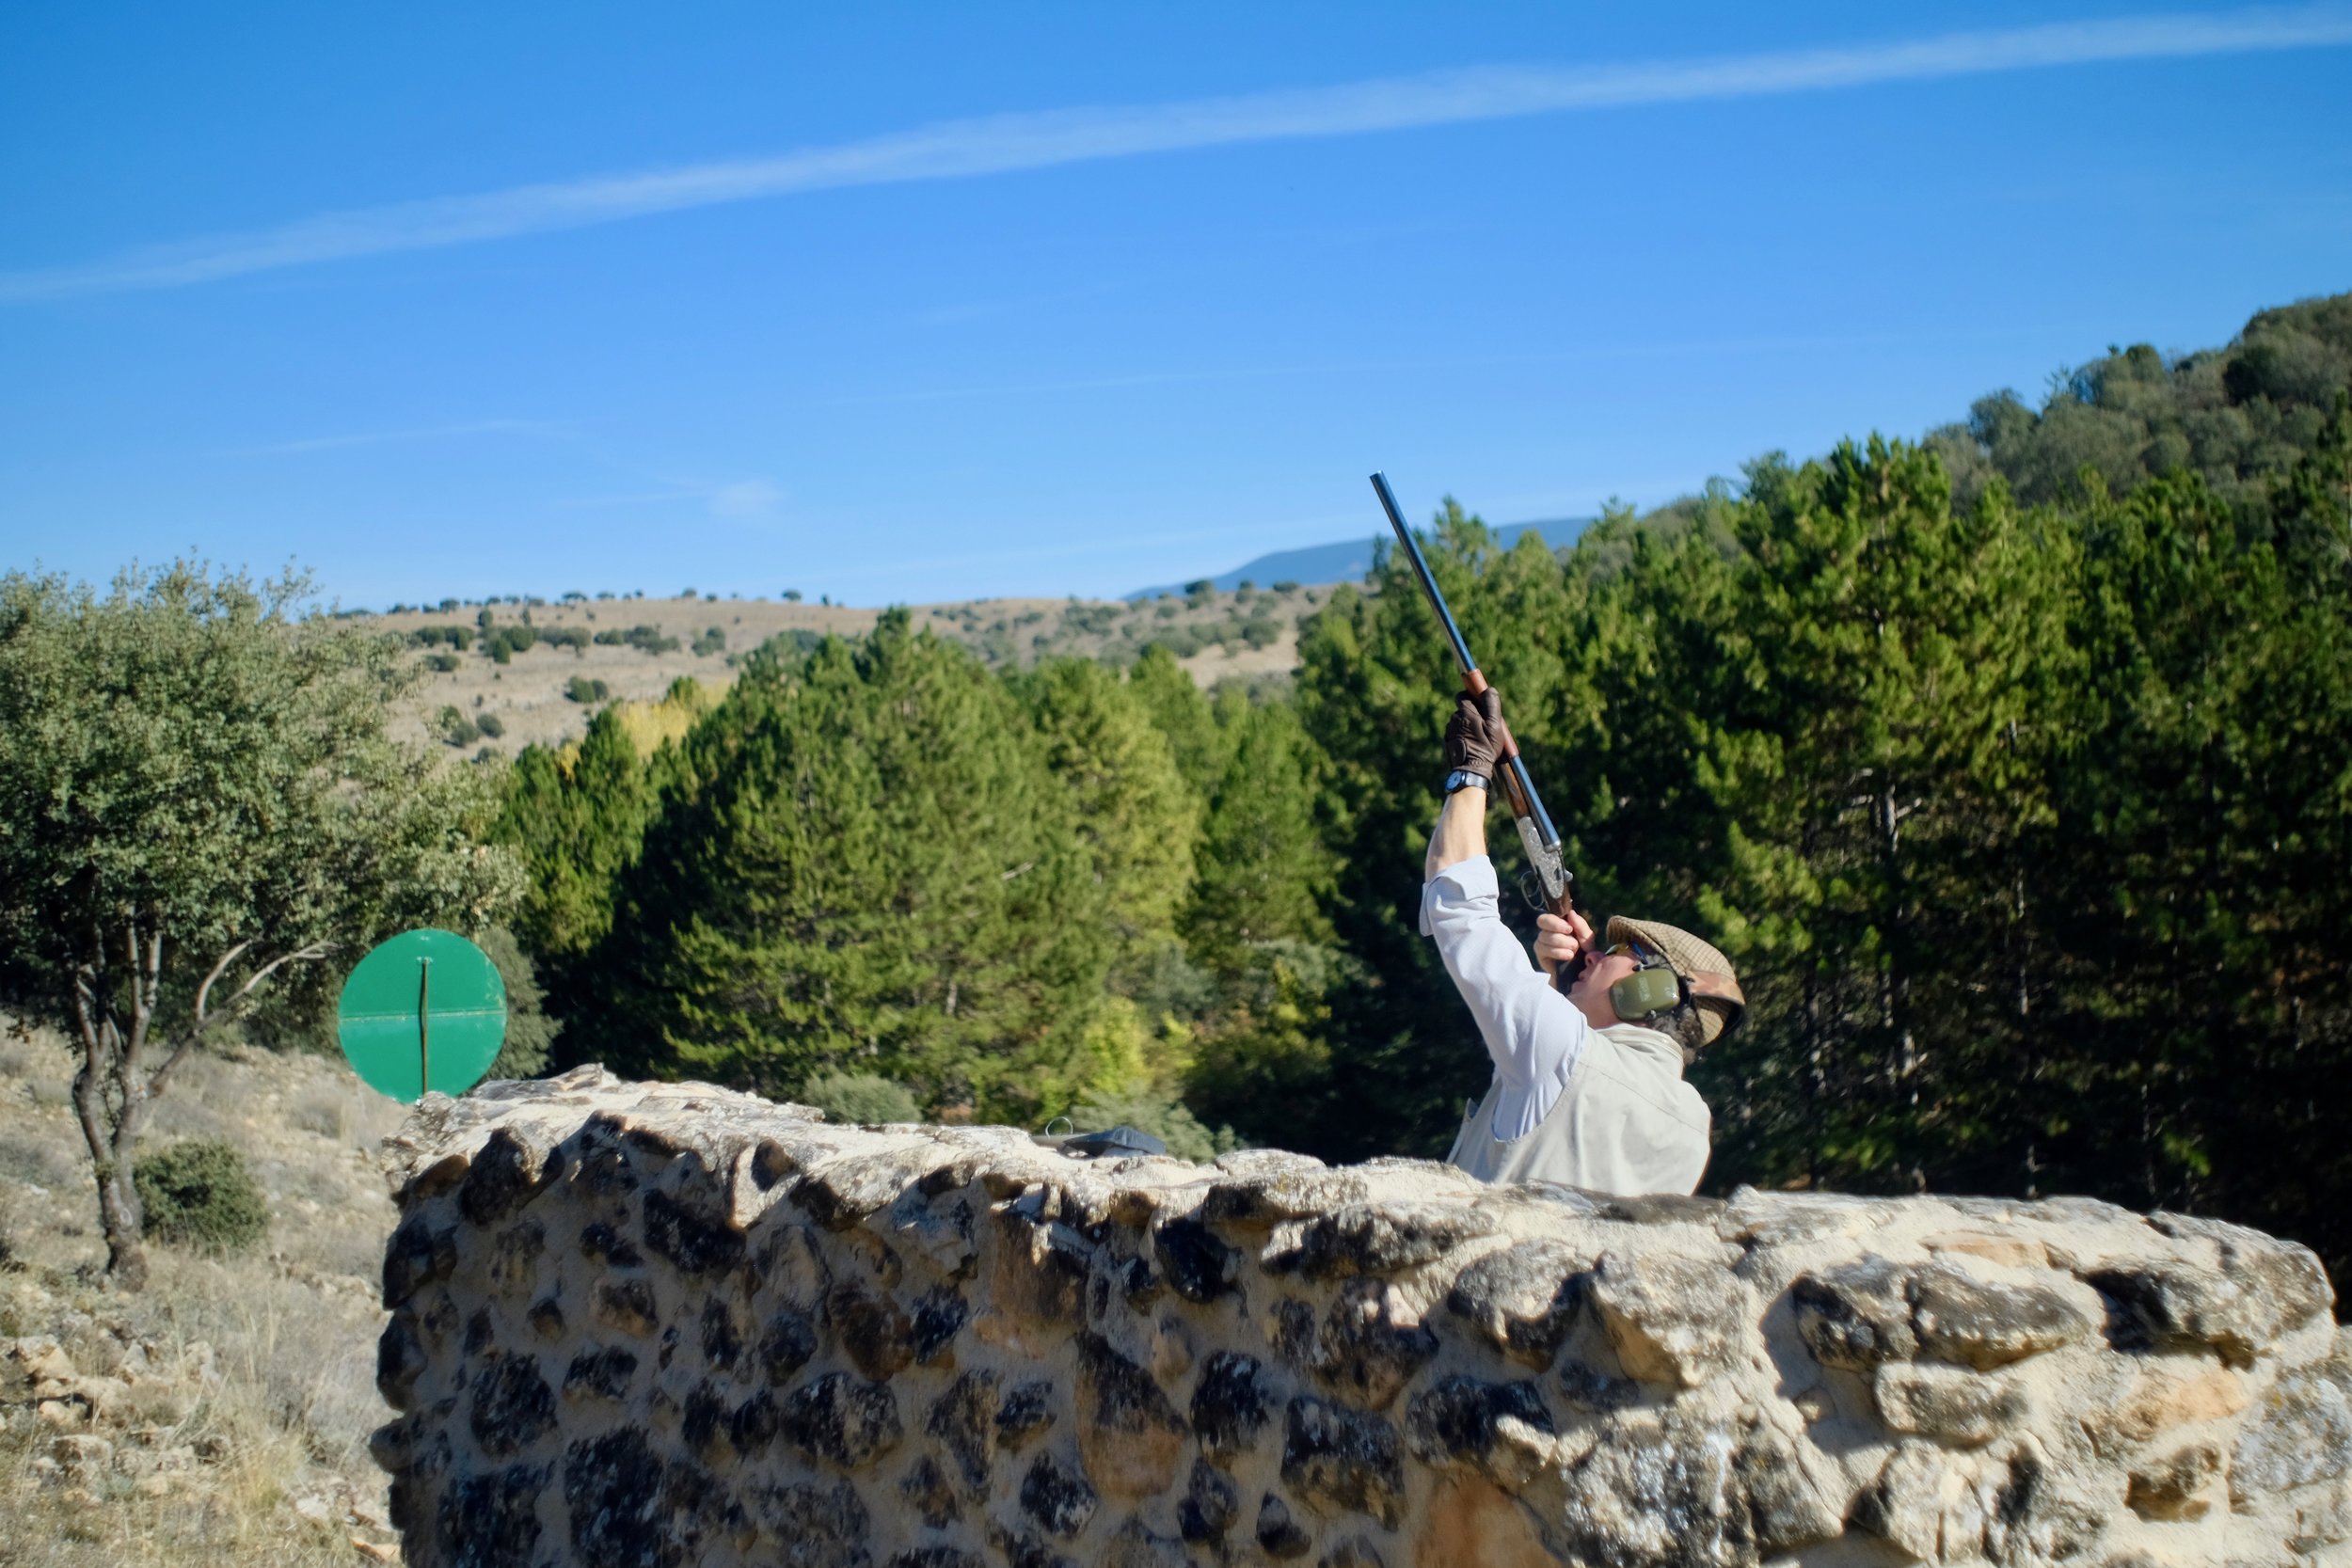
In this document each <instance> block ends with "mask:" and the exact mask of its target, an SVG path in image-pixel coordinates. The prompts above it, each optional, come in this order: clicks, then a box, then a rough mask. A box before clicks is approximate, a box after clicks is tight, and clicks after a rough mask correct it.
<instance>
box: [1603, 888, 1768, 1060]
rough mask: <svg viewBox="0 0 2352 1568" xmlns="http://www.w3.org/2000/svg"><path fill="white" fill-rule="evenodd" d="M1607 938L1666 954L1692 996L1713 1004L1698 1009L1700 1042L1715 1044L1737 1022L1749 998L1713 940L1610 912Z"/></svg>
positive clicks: (1658, 923) (1613, 942)
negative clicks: (1707, 940)
mask: <svg viewBox="0 0 2352 1568" xmlns="http://www.w3.org/2000/svg"><path fill="white" fill-rule="evenodd" d="M1606 940H1607V941H1608V942H1610V943H1611V944H1612V945H1614V944H1615V943H1617V942H1629V941H1630V942H1640V943H1641V944H1642V945H1643V946H1645V947H1647V948H1649V949H1650V950H1651V951H1653V952H1657V953H1661V954H1663V955H1665V958H1666V962H1667V963H1668V964H1670V965H1671V966H1673V969H1674V972H1675V973H1676V974H1679V975H1681V976H1682V978H1683V979H1684V980H1686V981H1688V982H1690V986H1691V994H1692V995H1693V996H1695V997H1698V998H1699V999H1700V1000H1702V1001H1708V1002H1713V1003H1714V1004H1715V1006H1711V1007H1701V1008H1700V1009H1699V1012H1700V1014H1701V1016H1702V1017H1703V1019H1704V1021H1705V1022H1703V1023H1702V1025H1701V1027H1702V1029H1703V1030H1704V1031H1705V1034H1706V1038H1705V1039H1704V1040H1703V1041H1702V1042H1701V1043H1702V1044H1705V1045H1712V1044H1714V1043H1715V1041H1716V1040H1717V1039H1718V1038H1720V1037H1722V1035H1723V1032H1724V1030H1726V1029H1728V1028H1730V1027H1731V1026H1732V1025H1733V1024H1734V1023H1736V1022H1739V1021H1740V1013H1741V1012H1743V1011H1744V1010H1745V1009H1746V1007H1747V1005H1748V999H1747V998H1746V997H1745V996H1743V995H1742V994H1740V979H1739V976H1738V975H1736V974H1733V973H1732V972H1731V960H1730V959H1729V958H1724V956H1723V953H1722V952H1721V951H1720V950H1719V949H1717V948H1716V947H1715V946H1714V945H1713V944H1712V943H1709V942H1701V941H1700V940H1699V939H1698V938H1696V937H1694V936H1692V934H1691V933H1690V932H1688V931H1686V930H1683V929H1682V928H1681V927H1678V926H1667V925H1663V924H1661V922H1659V921H1655V920H1628V919H1627V918H1626V917H1625V916H1623V915H1621V914H1616V915H1611V916H1610V917H1609V930H1608V934H1607V938H1606Z"/></svg>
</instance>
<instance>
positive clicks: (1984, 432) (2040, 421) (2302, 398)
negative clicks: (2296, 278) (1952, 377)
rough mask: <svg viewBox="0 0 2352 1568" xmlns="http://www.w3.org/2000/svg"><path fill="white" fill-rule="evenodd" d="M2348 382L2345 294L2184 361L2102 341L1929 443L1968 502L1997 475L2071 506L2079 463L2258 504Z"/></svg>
mask: <svg viewBox="0 0 2352 1568" xmlns="http://www.w3.org/2000/svg"><path fill="white" fill-rule="evenodd" d="M2347 384H2352V294H2336V295H2333V296H2331V297H2328V298H2324V299H2310V300H2304V301H2302V302H2301V303H2299V304H2296V305H2290V306H2285V307H2283V308H2281V309H2275V310H2265V311H2262V312H2260V313H2259V314H2257V315H2256V316H2255V317H2254V318H2253V319H2252V320H2250V321H2249V322H2248V323H2247V324H2246V329H2245V330H2244V331H2243V332H2242V333H2240V334H2239V335H2238V338H2237V340H2236V341H2234V342H2233V343H2231V344H2229V345H2228V346H2227V347H2224V348H2219V349H2209V350H2204V351H2201V352H2200V353H2196V354H2190V355H2186V356H2182V357H2179V358H2168V357H2167V356H2164V355H2161V354H2159V353H2157V352H2156V350H2155V349H2153V348H2152V347H2150V346H2149V345H2147V344H2145V343H2141V344H2137V345H2135V346H2133V347H2131V348H2128V349H2110V350H2109V351H2108V352H2107V354H2106V356H2104V357H2102V358H2099V359H2094V360H2092V361H2090V363H2089V364H2087V365H2084V366H2081V367H2080V368H2078V369H2074V370H2071V371H2066V372H2060V373H2059V374H2058V375H2056V376H2054V377H2052V378H2051V387H2050V391H2049V395H2048V396H2047V397H2046V398H2045V399H2044V400H2043V401H2042V405H2041V407H2040V408H2039V409H2036V408H2031V407H2028V406H2027V405H2026V403H2025V401H2024V400H2023V399H2022V398H2020V397H2019V396H2018V395H2017V394H2016V393H2015V392H2007V391H2005V392H1998V393H1995V394H1994V395H1993V396H1991V397H1987V398H1981V399H1979V400H1978V402H1977V403H1976V404H1975V405H1974V406H1973V407H1972V408H1971V409H1970V410H1969V415H1968V419H1967V420H1966V421H1965V422H1964V423H1963V424H1954V425H1947V426H1944V427H1942V428H1941V429H1938V430H1936V431H1933V432H1931V434H1930V436H1929V437H1928V444H1929V445H1930V446H1931V447H1932V448H1934V449H1935V450H1936V451H1937V452H1938V453H1939V454H1940V455H1941V456H1942V457H1943V458H1944V460H1945V461H1946V463H1947V465H1949V466H1950V467H1951V468H1952V470H1953V473H1954V475H1955V477H1956V479H1957V482H1958V490H1959V494H1960V497H1961V499H1962V502H1963V505H1965V504H1967V503H1968V502H1970V501H1972V500H1973V499H1974V498H1975V497H1976V496H1977V495H1978V494H1979V492H1981V491H1982V490H1983V489H1984V487H1985V486H1986V485H1987V484H1988V483H1991V481H1992V480H1993V479H1994V477H1996V476H1997V477H1999V478H2002V479H2006V480H2007V481H2008V482H2009V483H2010V487H2011V489H2012V490H2014V491H2015V492H2016V494H2017V495H2018V496H2019V497H2020V498H2021V499H2024V500H2026V501H2027V502H2041V501H2055V500H2060V499H2065V500H2070V501H2076V502H2079V501H2080V500H2081V499H2083V497H2084V494H2085V493H2084V492H2083V490H2082V489H2081V487H2080V482H2081V477H2082V474H2083V472H2084V470H2085V469H2090V470H2091V471H2093V472H2095V473H2097V474H2098V475H2099V476H2100V477H2101V479H2102V480H2103V481H2104V482H2105V483H2106V488H2107V490H2108V492H2109V493H2111V494H2114V495H2124V494H2128V493H2129V492H2130V491H2132V490H2135V489H2137V487H2138V486H2139V485H2141V484H2144V483H2147V482H2148V481H2150V480H2152V479H2154V478H2156V477H2158V476H2160V475H2163V474H2166V473H2169V472H2170V471H2172V470H2173V469H2176V468H2185V469H2188V470H2191V471H2193V472H2195V473H2197V474H2199V475H2201V476H2202V477H2203V479H2204V480H2205V482H2206V483H2207V484H2208V485H2210V486H2211V487H2212V488H2213V490H2214V492H2215V494H2216V496H2217V498H2218V499H2220V500H2221V501H2222V502H2223V503H2224V504H2226V505H2228V506H2230V507H2231V508H2232V509H2233V510H2236V511H2240V512H2245V511H2249V510H2251V511H2256V512H2259V511H2260V510H2261V509H2262V508H2263V507H2264V506H2265V505H2266V504H2267V496H2268V493H2269V490H2270V487H2271V485H2272V484H2273V483H2276V482H2277V481H2279V480H2281V479H2283V478H2285V477H2286V475H2287V474H2288V473H2290V472H2291V471H2292V470H2293V469H2294V467H2295V466H2296V463H2297V462H2298V461H2299V460H2300V458H2301V456H2302V454H2303V453H2305V452H2307V451H2311V450H2312V448H2313V446H2314V445H2315V443H2316V442H2317V441H2318V440H2319V438H2320V432H2321V430H2322V428H2323V427H2324V426H2325V425H2326V423H2327V420H2328V411H2329V409H2330V408H2332V407H2333V406H2334V404H2335V399H2336V394H2337V392H2338V391H2339V390H2341V389H2342V388H2344V386H2346V385H2347Z"/></svg>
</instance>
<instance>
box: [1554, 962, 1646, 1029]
mask: <svg viewBox="0 0 2352 1568" xmlns="http://www.w3.org/2000/svg"><path fill="white" fill-rule="evenodd" d="M1583 965H1584V967H1583V968H1582V969H1581V971H1580V972H1579V973H1578V974H1577V976H1576V983H1575V984H1573V985H1571V986H1570V987H1568V1001H1569V1003H1570V1004H1571V1005H1572V1006H1574V1007H1575V1008H1576V1010H1577V1011H1578V1012H1580V1013H1582V1014H1583V1015H1584V1021H1585V1022H1588V1023H1590V1024H1591V1025H1592V1026H1593V1027H1594V1028H1596V1029H1606V1028H1608V1027H1609V1026H1610V1025H1611V1024H1613V1023H1621V1022H1624V1020H1622V1019H1620V1018H1618V1017H1617V1009H1616V1008H1615V1007H1614V1006H1612V1005H1611V1004H1610V1001H1609V988H1610V987H1611V986H1613V985H1615V984H1616V983H1617V982H1618V981H1620V980H1622V979H1624V978H1625V977H1626V976H1627V975H1629V974H1632V973H1633V972H1634V971H1635V970H1637V969H1639V968H1641V967H1642V966H1641V965H1640V964H1639V963H1638V962H1636V961H1635V960H1634V958H1633V956H1632V955H1631V954H1629V953H1609V952H1604V951H1602V950H1601V949H1600V948H1599V947H1597V946H1595V947H1588V948H1586V949H1585V950H1584V956H1583Z"/></svg>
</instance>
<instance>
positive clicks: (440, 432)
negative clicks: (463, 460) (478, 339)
mask: <svg viewBox="0 0 2352 1568" xmlns="http://www.w3.org/2000/svg"><path fill="white" fill-rule="evenodd" d="M569 433H570V427H568V426H566V425H560V424H555V423H551V422H550V421H548V420H471V421H469V422H468V423H465V424H436V425H417V426H413V427H409V428H405V429H400V430H356V431H351V432H349V433H347V434H344V435H341V436H305V437H303V438H302V439H300V440H294V441H271V442H268V443H266V444H264V445H262V446H258V447H236V448H233V449H231V450H230V451H228V452H226V453H224V454H223V455H225V456H230V457H281V456H286V455H289V454H292V453H298V452H306V451H341V450H342V449H344V448H347V447H381V446H391V445H396V444H402V443H405V442H410V441H445V440H449V439H452V438H453V437H458V436H561V435H567V434H569Z"/></svg>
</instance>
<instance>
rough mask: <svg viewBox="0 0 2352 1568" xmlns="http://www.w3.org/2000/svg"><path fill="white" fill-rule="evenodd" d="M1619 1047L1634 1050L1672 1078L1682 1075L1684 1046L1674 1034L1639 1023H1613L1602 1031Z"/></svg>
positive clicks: (1633, 1051)
mask: <svg viewBox="0 0 2352 1568" xmlns="http://www.w3.org/2000/svg"><path fill="white" fill-rule="evenodd" d="M1600 1033H1602V1034H1603V1035H1606V1036H1607V1037H1609V1038H1611V1039H1613V1040H1614V1041H1615V1042H1616V1043H1617V1045H1618V1047H1619V1049H1621V1050H1625V1051H1629V1052H1632V1053H1634V1054H1636V1055H1638V1056H1640V1057H1641V1058H1642V1059H1643V1060H1644V1061H1646V1062H1648V1063H1650V1064H1651V1065H1652V1066H1654V1067H1656V1068H1657V1069H1658V1070H1659V1071H1661V1072H1663V1073H1665V1074H1666V1075H1667V1076H1669V1077H1672V1078H1679V1077H1681V1076H1682V1047H1681V1046H1680V1045H1679V1044H1677V1042H1676V1040H1675V1038H1674V1037H1673V1036H1671V1035H1667V1034H1663V1033H1661V1032H1660V1031H1659V1030H1656V1029H1648V1028H1645V1027H1643V1026H1642V1025H1641V1024H1639V1023H1613V1024H1611V1025H1610V1026H1609V1027H1608V1028H1606V1029H1603V1030H1601V1031H1600Z"/></svg>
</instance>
